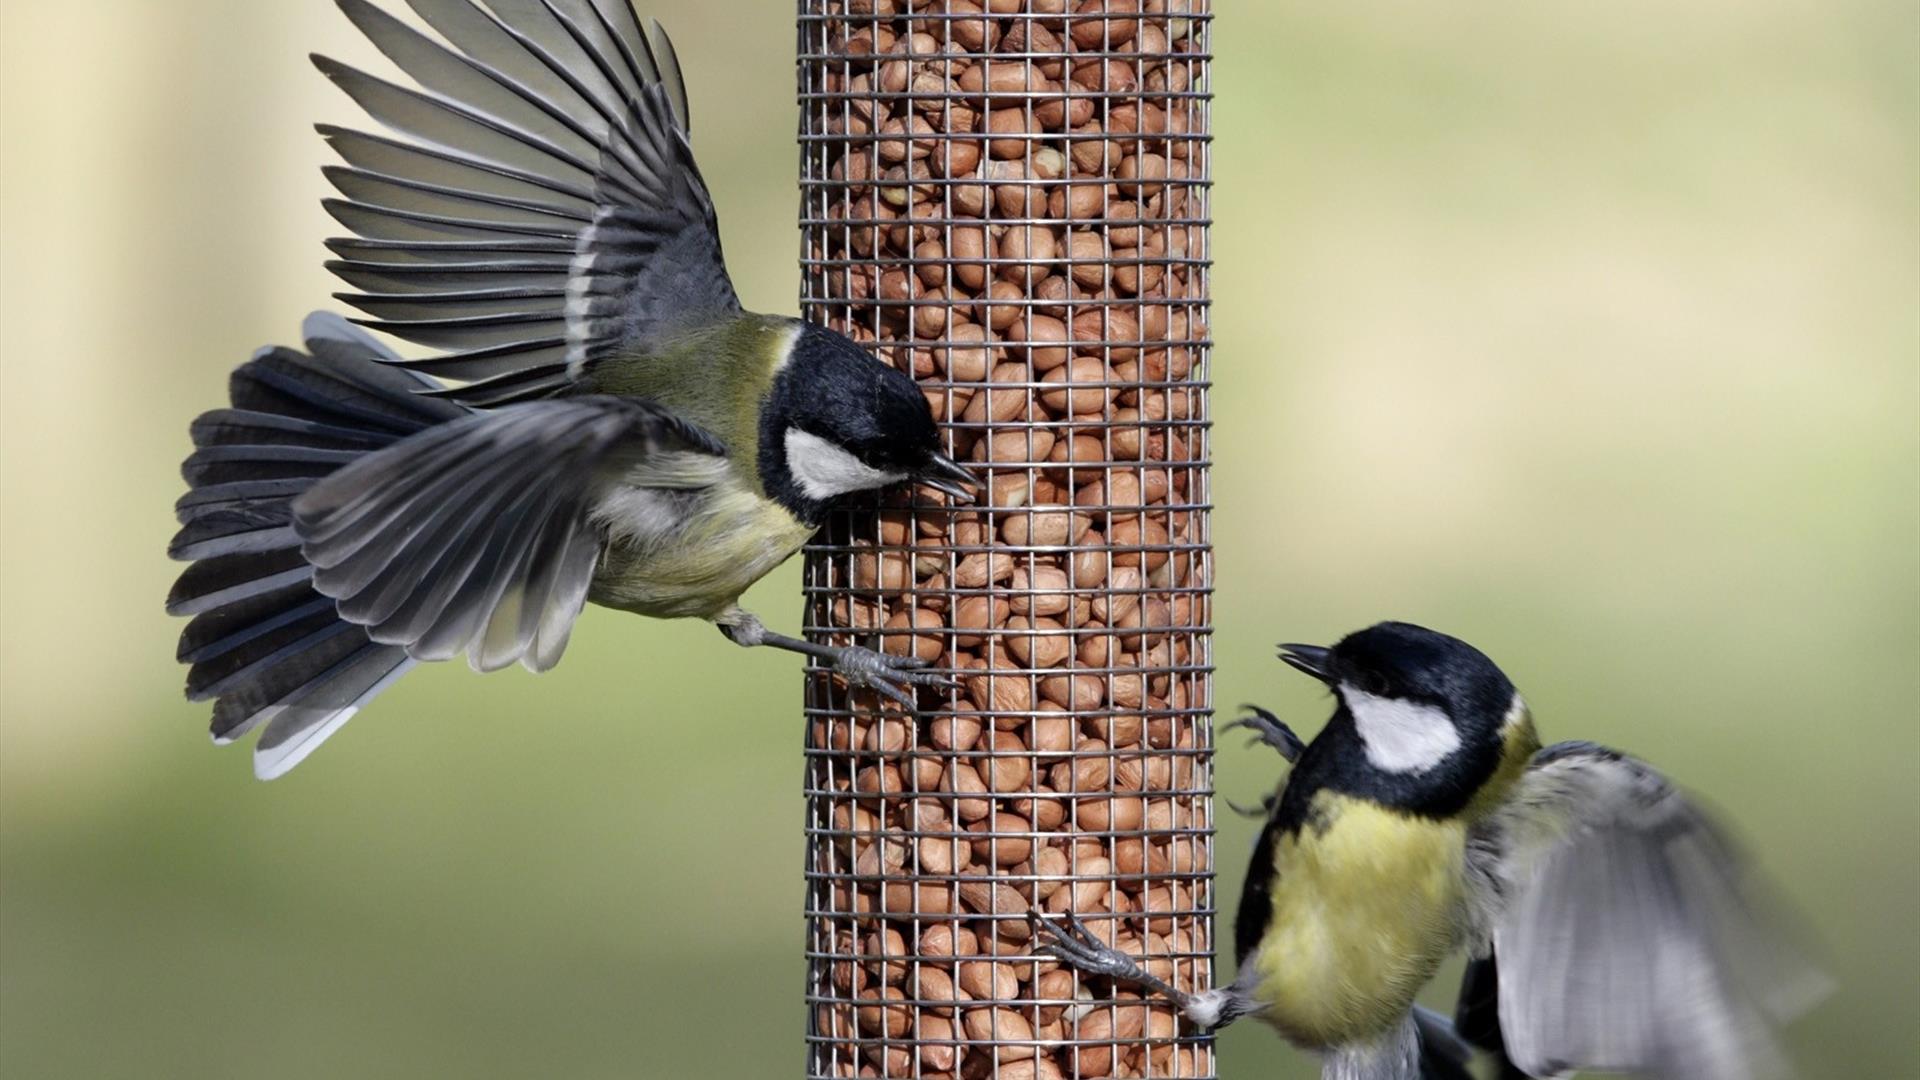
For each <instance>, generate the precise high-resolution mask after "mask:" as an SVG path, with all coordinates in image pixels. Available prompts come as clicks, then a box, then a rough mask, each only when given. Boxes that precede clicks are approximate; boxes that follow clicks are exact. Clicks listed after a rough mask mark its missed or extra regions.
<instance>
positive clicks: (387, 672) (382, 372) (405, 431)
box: [167, 315, 467, 777]
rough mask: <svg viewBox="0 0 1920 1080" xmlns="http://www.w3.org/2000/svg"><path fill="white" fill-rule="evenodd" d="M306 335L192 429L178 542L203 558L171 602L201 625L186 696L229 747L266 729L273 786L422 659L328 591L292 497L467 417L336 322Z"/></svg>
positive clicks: (195, 558)
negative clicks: (374, 633)
mask: <svg viewBox="0 0 1920 1080" xmlns="http://www.w3.org/2000/svg"><path fill="white" fill-rule="evenodd" d="M305 336H306V344H307V350H308V351H307V352H306V353H300V352H296V351H294V350H292V349H264V350H262V351H261V352H260V353H259V355H257V356H255V357H254V359H253V360H252V361H250V362H248V363H247V364H245V365H243V366H242V367H240V368H239V369H238V370H236V371H235V372H234V373H233V376H232V378H231V380H230V382H229V397H230V399H231V401H232V407H230V408H227V409H220V410H216V411H214V412H210V413H207V414H205V415H204V416H202V417H201V418H200V419H199V420H197V421H195V422H194V424H193V441H194V445H195V447H196V448H197V449H196V450H195V451H194V453H193V456H192V457H189V458H188V459H187V463H186V465H185V467H184V469H183V471H184V472H185V474H186V478H187V483H188V485H189V490H188V492H187V494H186V495H185V496H183V497H182V498H181V499H180V501H179V504H178V510H179V518H180V531H179V533H178V534H177V535H176V536H175V537H174V541H173V544H172V545H171V547H170V548H169V553H170V554H171V555H172V556H173V557H174V558H176V559H181V560H185V561H190V562H191V563H192V565H191V566H189V567H188V568H187V569H186V571H185V572H184V573H183V574H182V575H181V576H180V580H179V582H178V583H177V584H176V585H175V586H174V589H173V592H172V594H171V595H170V596H169V597H168V599H167V610H168V611H170V612H172V613H173V614H176V615H189V616H192V617H193V618H192V621H191V622H189V623H188V624H187V627H186V629H185V630H184V631H183V632H182V633H181V635H180V650H179V658H180V660H181V661H182V662H183V663H186V664H190V665H192V666H191V668H190V670H189V672H188V675H187V696H188V697H189V698H191V699H193V700H196V701H205V700H209V699H212V700H215V701H216V702H217V704H216V705H215V706H214V715H213V729H212V730H213V737H214V741H216V742H219V743H228V742H232V741H234V740H235V739H238V738H240V737H241V736H243V735H245V734H246V733H248V732H249V731H252V730H253V729H254V728H256V727H259V726H260V725H262V724H265V725H266V730H265V731H264V732H263V733H262V735H261V738H260V742H259V744H258V747H257V748H256V757H255V768H256V770H257V771H258V772H259V773H260V774H261V775H262V776H263V777H271V776H277V775H279V774H280V773H282V772H285V771H286V770H287V769H290V768H292V767H293V766H294V765H296V764H298V763H299V761H300V760H301V759H302V758H304V757H305V756H306V755H307V754H308V753H311V752H312V750H313V749H314V747H316V746H318V745H319V744H320V743H321V742H322V741H324V740H325V738H326V736H327V735H329V734H331V733H332V732H333V731H335V730H337V729H338V728H339V726H340V725H341V724H343V723H345V722H346V720H347V718H348V717H350V716H351V715H352V714H353V712H354V711H356V710H357V709H359V708H360V707H361V706H362V705H364V704H366V702H367V701H368V700H370V699H371V698H372V697H373V696H374V695H375V694H377V693H379V691H380V690H381V689H383V688H384V687H385V686H387V685H388V684H390V683H391V682H392V680H393V679H394V678H397V677H398V676H399V675H400V674H401V673H402V672H404V671H405V670H406V668H407V667H408V666H409V665H410V663H411V661H410V660H409V658H408V657H407V654H406V651H405V650H404V649H400V648H396V647H394V646H392V645H387V644H382V643H380V642H376V641H374V640H373V639H372V638H371V637H370V636H369V635H368V633H367V631H366V630H365V629H363V628H362V627H359V626H356V625H354V624H353V623H351V622H349V621H348V620H346V619H344V618H342V617H341V616H340V614H339V612H338V611H337V610H336V608H335V606H334V602H333V601H332V600H331V599H330V598H328V597H327V596H325V595H323V594H322V593H320V592H319V591H318V590H317V589H316V588H315V587H314V582H313V577H314V573H313V568H312V566H311V565H310V564H309V563H308V562H307V560H306V559H305V557H304V556H302V554H301V552H300V545H301V541H300V538H299V537H298V535H296V533H295V531H294V528H293V520H294V501H295V500H296V499H297V498H298V497H299V496H301V495H302V494H304V493H306V492H307V491H309V490H311V489H312V488H313V487H314V485H316V484H318V483H319V482H320V481H321V480H322V479H324V478H325V477H327V476H328V475H330V474H332V473H334V472H335V471H336V470H338V469H340V468H341V467H342V466H344V465H346V464H348V463H349V462H352V461H355V460H362V459H364V458H365V457H366V456H367V455H369V454H374V453H377V452H379V451H380V450H382V449H384V448H386V447H390V446H393V445H395V444H397V443H401V442H403V441H404V440H406V439H408V438H409V437H411V436H413V435H416V434H418V433H420V432H423V431H427V430H430V429H432V428H435V427H437V426H439V425H442V424H445V423H448V422H450V421H453V420H455V419H457V418H459V417H461V416H464V415H466V412H467V410H466V409H464V408H462V407H460V406H458V405H455V404H453V403H452V402H447V401H439V400H435V399H433V398H430V397H423V396H422V395H421V394H420V391H421V390H422V389H424V388H426V387H428V386H430V385H431V384H430V383H428V382H426V381H424V380H422V379H420V378H419V377H417V376H414V375H411V374H409V373H407V372H405V371H402V370H398V369H396V368H394V367H392V366H391V365H390V364H389V363H387V361H390V360H392V359H394V357H393V354H392V353H390V352H388V351H386V350H385V349H383V348H382V347H381V346H380V345H379V344H378V343H377V342H375V341H374V340H373V339H372V338H370V337H368V336H367V334H366V333H365V332H364V331H361V330H359V329H357V328H355V327H353V326H350V325H348V324H347V322H346V321H345V320H343V319H341V318H339V317H338V316H332V315H315V316H313V317H312V318H310V319H309V320H308V321H307V325H306V334H305Z"/></svg>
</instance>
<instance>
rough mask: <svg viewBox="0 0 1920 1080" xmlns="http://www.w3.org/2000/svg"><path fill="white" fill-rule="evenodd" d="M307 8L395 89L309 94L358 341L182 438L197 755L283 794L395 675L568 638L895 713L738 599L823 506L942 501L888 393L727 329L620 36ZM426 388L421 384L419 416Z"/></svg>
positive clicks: (614, 10)
mask: <svg viewBox="0 0 1920 1080" xmlns="http://www.w3.org/2000/svg"><path fill="white" fill-rule="evenodd" d="M408 2H409V4H410V5H411V6H412V8H413V9H414V11H415V12H416V13H418V15H419V16H420V17H421V18H422V19H424V20H425V22H426V23H427V24H428V25H429V26H431V27H432V28H433V30H434V31H436V32H437V33H438V34H439V36H440V38H441V39H443V40H435V39H434V38H433V37H430V36H428V35H426V34H423V33H421V32H420V31H417V30H415V29H413V28H412V27H410V26H409V25H408V24H406V23H404V22H402V21H400V20H399V19H397V18H395V17H394V16H392V15H390V14H388V13H387V12H385V11H383V10H381V9H380V8H378V7H376V6H374V5H373V4H371V3H368V2H367V0H339V3H340V7H341V8H342V10H343V11H345V13H346V15H347V17H348V18H349V19H351V20H352V21H353V22H354V24H355V25H356V26H358V27H359V28H360V29H361V30H362V31H363V32H364V33H365V34H366V35H367V37H368V38H369V39H371V41H372V42H373V43H374V45H376V46H377V47H378V48H379V49H380V50H381V51H382V52H383V53H385V54H386V55H387V56H388V57H389V58H390V59H391V60H392V61H393V62H394V63H395V64H396V65H397V66H398V67H399V68H400V69H401V70H403V71H404V72H406V73H407V74H408V75H409V76H411V77H412V79H413V81H414V82H415V83H417V84H418V85H417V88H410V87H406V86H401V85H397V84H395V83H392V82H388V81H385V80H383V79H379V78H375V77H374V76H372V75H368V74H365V73H363V72H361V71H357V70H355V69H353V68H351V67H348V66H347V65H345V64H341V63H338V62H336V61H333V60H330V59H327V58H325V57H315V59H314V62H315V64H316V65H318V67H319V68H320V70H321V71H322V72H323V73H324V74H325V75H326V76H327V77H328V78H329V79H331V80H332V81H333V82H334V83H336V84H337V85H339V86H340V88H341V89H343V90H344V91H346V93H347V94H348V95H350V96H351V97H352V98H353V99H354V100H355V101H357V102H358V103H359V104H360V105H361V106H362V107H363V108H365V109H366V111H367V112H368V113H369V114H371V115H372V117H373V118H374V119H375V120H377V121H379V122H380V123H381V124H383V125H384V126H385V127H386V128H387V129H389V131H390V132H391V134H390V135H376V134H368V133H365V132H359V131H350V130H346V129H342V128H337V127H330V126H322V127H321V128H320V133H321V134H322V135H323V136H324V137H325V138H326V140H327V141H328V142H329V143H330V144H331V145H332V148H333V149H334V150H335V151H336V152H337V153H338V154H339V156H340V157H341V159H342V160H343V162H344V164H340V165H336V166H331V167H329V168H328V169H327V170H326V175H327V177H328V179H329V180H330V181H331V182H332V183H333V185H334V187H335V188H337V189H338V190H339V192H340V195H341V197H340V198H336V199H329V200H328V201H327V203H326V207H327V209H328V210H329V211H330V212H331V213H332V215H333V216H334V217H335V218H336V219H337V220H338V221H339V222H340V223H341V224H342V225H344V226H345V227H346V228H347V229H348V230H350V231H351V232H352V233H353V234H354V235H353V236H351V237H348V238H344V239H336V240H333V241H331V242H330V243H329V247H330V248H331V249H332V251H333V252H334V254H335V255H336V256H337V259H336V260H335V261H333V262H331V263H329V266H330V268H331V269H332V270H333V271H334V272H335V273H336V274H338V275H339V276H340V277H341V278H343V279H344V280H345V281H346V282H347V283H348V284H349V285H351V286H352V287H353V289H354V290H355V291H353V292H351V293H344V294H341V295H340V299H342V300H344V301H345V302H346V303H348V304H351V305H352V306H354V307H355V308H357V309H359V310H360V311H361V312H363V313H365V315H366V316H368V317H367V318H366V319H363V320H360V321H361V322H362V324H363V325H365V326H369V327H372V328H374V329H377V330H380V331H382V332H385V333H388V334H391V335H394V336H396V337H399V338H403V339H405V340H408V341H412V342H415V343H418V344H422V345H426V346H429V347H431V348H433V349H436V350H440V351H441V354H440V355H436V356H433V357H431V358H428V359H417V360H405V359H402V358H400V357H399V356H397V355H395V354H394V353H393V352H391V351H389V350H388V349H386V348H385V347H384V346H382V345H381V344H379V343H378V342H377V341H375V340H374V339H373V338H372V337H370V336H368V335H366V334H365V333H363V332H361V331H360V330H359V329H357V328H356V327H354V326H352V325H349V324H348V323H347V322H346V321H345V320H343V319H340V318H338V317H335V316H327V315H317V316H314V317H313V318H311V319H309V320H308V323H307V327H306V333H305V337H306V350H305V351H304V352H301V351H298V350H294V349H288V348H270V349H265V350H262V351H261V352H260V353H258V354H257V355H256V356H255V357H254V359H253V360H252V361H251V362H250V363H248V364H246V365H244V366H242V367H241V368H240V369H239V370H237V371H236V372H235V373H234V375H233V378H232V381H231V387H230V394H231V401H232V405H231V407H230V408H226V409H221V410H217V411H215V412H210V413H207V414H206V415H204V416H202V417H200V418H199V419H198V420H197V421H195V423H194V424H193V429H192V430H193V439H194V445H195V446H196V447H197V449H196V450H195V452H194V453H193V455H192V456H191V457H190V458H188V459H187V462H186V465H185V467H184V472H185V475H186V479H187V483H188V485H189V487H190V489H191V490H190V491H189V492H188V493H187V494H186V496H185V497H184V498H182V499H181V500H180V503H179V506H178V514H179V518H180V521H181V525H182V528H181V530H180V532H179V534H178V536H177V537H176V538H175V539H174V542H173V545H172V549H171V552H172V555H173V556H174V557H175V558H177V559H182V560H188V561H191V562H192V564H193V565H192V566H190V567H188V568H187V570H186V571H185V573H184V574H182V575H181V577H180V580H179V583H178V584H177V585H176V586H175V587H174V589H173V592H172V595H171V596H170V597H169V600H168V608H169V610H170V611H172V612H174V613H175V614H179V615H185V616H192V619H193V621H192V622H191V623H190V624H189V625H188V626H187V628H186V630H185V632H184V634H183V635H182V638H181V642H180V654H179V655H180V659H181V660H182V661H184V662H186V663H188V664H190V665H192V671H191V673H190V674H189V676H188V680H187V694H188V696H189V697H190V698H193V699H195V700H205V699H217V704H216V705H215V706H214V716H213V736H214V739H215V741H217V742H222V743H225V742H230V741H232V740H234V739H237V738H239V737H240V736H242V735H243V734H245V733H246V732H248V731H249V730H251V729H253V728H255V727H260V726H263V725H264V730H263V731H262V732H261V735H260V738H259V741H258V743H257V744H256V747H255V757H254V762H255V770H256V772H257V773H258V774H259V775H260V776H262V777H268V778H270V777H274V776H278V775H280V774H281V773H284V772H285V771H286V770H288V769H290V768H292V767H293V766H294V765H296V764H297V763H299V762H300V761H301V760H302V759H303V758H305V757H306V755H308V754H309V753H311V752H312V751H313V749H314V748H315V747H316V746H318V745H319V744H320V742H321V741H322V740H324V739H325V738H326V737H327V736H328V735H330V734H331V733H332V732H334V731H335V730H337V729H338V728H339V727H340V725H341V724H343V723H345V722H346V720H347V719H348V718H349V717H351V716H352V715H353V714H354V712H355V711H356V710H358V709H359V708H360V707H361V706H363V705H365V704H366V703H367V701H368V700H369V699H371V698H372V697H373V696H374V695H375V694H377V693H379V692H380V690H381V689H383V688H384V687H386V686H387V685H389V684H390V683H392V682H393V680H394V679H395V678H397V677H398V676H399V675H401V674H402V673H403V672H405V671H406V670H407V669H408V668H409V667H410V666H411V665H413V664H414V663H416V662H418V661H430V660H447V659H451V658H453V657H455V656H458V655H460V654H462V653H464V654H466V656H467V659H468V661H469V662H470V663H471V664H472V666H473V667H474V668H475V669H477V670H480V671H493V670H496V669H498V668H503V667H506V666H508V665H510V664H512V663H514V662H516V661H518V662H519V663H521V664H523V665H525V666H526V667H528V668H530V669H532V670H534V671H544V670H546V669H548V668H551V667H552V666H553V665H554V664H555V663H556V662H557V661H558V660H559V659H560V654H561V651H562V650H563V649H564V648H565V647H566V643H567V637H568V633H569V631H570V630H571V628H572V626H573V623H574V620H575V618H576V617H577V616H578V615H579V613H580V610H581V608H582V605H583V604H584V603H585V602H586V601H588V600H592V601H593V602H595V603H598V604H603V605H606V606H608V607H613V608H619V609H621V610H624V611H632V612H637V613H639V614H642V615H651V616H654V617H657V618H672V617H691V618H700V619H706V620H709V621H711V622H713V623H715V624H717V625H718V626H719V628H720V629H721V631H722V632H724V633H725V634H726V635H727V636H728V637H729V638H731V639H732V640H733V641H734V642H736V643H738V644H740V645H745V646H753V645H772V646H776V647H778V648H782V649H789V650H792V651H795V652H800V653H805V654H807V655H809V656H813V657H816V658H818V659H819V660H821V661H823V662H824V663H826V664H827V665H829V666H830V667H831V668H832V669H833V670H835V671H837V672H838V673H839V674H841V675H842V676H844V677H845V678H846V679H847V680H848V681H849V682H852V683H855V684H858V685H863V686H868V687H871V688H873V689H874V690H876V691H879V692H881V693H884V694H886V695H888V696H890V697H892V698H894V699H895V700H898V701H900V702H902V703H903V704H905V705H907V706H908V707H911V706H912V704H913V697H912V690H913V688H914V687H916V686H934V687H939V686H944V685H947V681H946V680H945V679H944V678H943V677H941V676H939V675H937V674H936V673H934V672H930V671H925V670H919V668H920V667H921V663H920V661H917V660H915V659H913V658H910V657H909V658H896V657H885V656H882V655H880V654H878V653H875V652H873V651H871V650H867V649H860V648H830V647H827V646H824V645H817V644H813V643H810V642H806V641H802V640H797V639H794V638H790V637H785V636H782V635H779V634H776V633H773V632H771V631H769V630H767V629H766V628H765V627H764V626H762V625H761V623H760V621H759V620H758V619H756V618H755V617H754V616H753V615H752V614H750V613H748V612H747V611H744V610H742V609H741V607H740V606H739V598H740V595H741V594H742V593H743V592H745V591H746V589H747V588H748V587H749V586H751V585H752V584H753V583H754V582H755V581H758V580H759V579H760V578H761V577H762V576H764V575H765V574H767V573H768V572H769V571H771V570H772V569H773V568H774V567H776V566H778V565H780V564H781V563H782V562H784V561H785V560H786V559H787V558H788V557H789V556H791V555H792V554H793V553H794V552H795V551H797V550H799V549H800V547H801V546H802V545H803V544H804V543H805V542H806V540H807V539H808V537H809V536H811V535H812V534H813V532H814V531H815V529H816V528H817V527H818V526H819V525H820V524H821V522H822V519H823V516H824V513H825V511H826V510H827V508H828V506H829V505H830V504H831V503H832V502H833V501H834V500H835V499H837V498H839V497H840V496H843V495H847V494H849V493H853V492H866V491H874V490H877V489H880V488H885V487H888V486H890V485H894V484H899V483H903V482H915V483H920V484H925V485H928V486H929V487H933V488H937V489H939V490H941V491H943V492H946V493H948V494H949V495H952V496H954V497H956V498H966V497H968V490H969V487H970V486H972V485H973V484H974V479H973V477H972V475H971V474H970V473H968V472H967V471H966V470H965V469H964V468H962V467H961V466H960V465H959V464H957V463H956V462H954V461H953V460H952V459H951V458H949V457H948V456H947V455H946V454H945V453H943V452H942V448H941V439H940V433H939V430H938V428H937V427H936V426H935V423H934V419H933V415H932V412H931V410H930V409H929V407H928V404H927V401H926V399H925V397H924V396H923V395H922V393H921V391H920V390H919V388H918V387H917V386H916V385H915V384H914V383H913V381H912V380H911V379H909V378H908V377H907V376H906V375H904V374H901V373H900V372H897V371H895V370H893V369H892V368H889V367H887V366H885V365H884V364H882V363H880V362H879V361H878V360H877V359H875V358H874V357H873V356H871V355H869V354H868V353H867V352H865V351H863V350H862V349H861V348H860V347H859V346H858V345H856V344H854V343H853V342H852V341H851V340H849V339H847V338H845V337H843V336H841V335H839V334H836V333H833V332H831V331H829V330H826V329H824V328H821V327H819V326H814V325H811V324H808V323H804V322H801V321H799V320H797V319H791V318H783V317H778V316H772V315H757V314H753V313H751V312H747V311H743V310H742V309H741V307H740V302H739V300H738V299H737V298H736V297H735V295H734V290H733V285H732V283H731V282H730V281H729V280H728V277H727V271H726V267H725V264H724V262H723V261H722V258H721V252H720V236H719V233H718V230H717V226H716V223H715V217H714V208H713V203H712V200H711V199H710V197H709V195H708V191H707V186H706V184H705V183H704V182H703V181H702V179H701V176H700V170H699V168H698V166H696V164H695V163H694V158H693V150H692V147H691V144H690V142H689V130H690V129H689V126H688V109H687V96H686V87H685V83H684V81H683V79H682V77H681V70H680V65H679V62H678V60H677V59H676V58H675V55H674V52H673V48H672V45H671V44H670V43H669V42H668V40H667V37H666V35H665V33H664V32H662V31H661V29H660V27H659V26H658V24H654V23H649V24H648V25H647V26H646V28H644V29H643V28H642V26H641V24H640V22H639V20H638V19H637V18H636V16H635V15H634V13H633V11H632V9H631V8H630V7H629V6H628V2H627V0H533V2H528V0H487V3H486V6H485V7H481V6H478V5H476V4H474V3H471V2H470V0H408ZM442 379H447V380H452V381H451V382H446V383H443V382H442V381H441V380H442Z"/></svg>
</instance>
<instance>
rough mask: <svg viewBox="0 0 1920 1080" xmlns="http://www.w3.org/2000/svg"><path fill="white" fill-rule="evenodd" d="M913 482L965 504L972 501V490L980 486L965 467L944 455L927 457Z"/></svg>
mask: <svg viewBox="0 0 1920 1080" xmlns="http://www.w3.org/2000/svg"><path fill="white" fill-rule="evenodd" d="M913 481H914V483H916V484H925V485H926V486H928V487H930V488H932V489H933V490H935V491H940V492H945V493H946V494H948V495H951V496H953V497H954V498H955V499H957V500H959V501H960V502H965V503H970V502H972V501H973V490H974V489H975V488H977V487H979V486H980V481H979V479H978V478H976V477H975V476H974V475H973V473H971V472H969V471H968V470H967V467H966V466H964V465H962V464H960V463H959V462H957V461H955V460H953V459H952V458H950V457H948V456H947V455H945V454H933V455H931V456H929V457H928V458H927V463H926V464H925V465H923V466H921V467H920V471H919V472H917V473H915V474H914V476H913Z"/></svg>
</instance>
